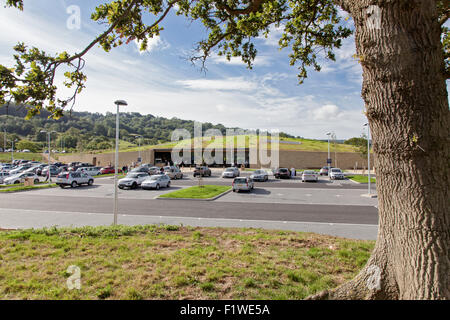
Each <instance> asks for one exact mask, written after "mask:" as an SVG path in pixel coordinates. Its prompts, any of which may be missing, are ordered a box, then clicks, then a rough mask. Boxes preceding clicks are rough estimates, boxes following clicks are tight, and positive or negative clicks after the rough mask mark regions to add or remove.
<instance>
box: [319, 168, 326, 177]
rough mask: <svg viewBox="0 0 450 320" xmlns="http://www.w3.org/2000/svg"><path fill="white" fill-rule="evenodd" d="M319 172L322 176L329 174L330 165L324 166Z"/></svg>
mask: <svg viewBox="0 0 450 320" xmlns="http://www.w3.org/2000/svg"><path fill="white" fill-rule="evenodd" d="M319 174H320V175H321V176H327V175H328V167H322V168H321V169H320V171H319Z"/></svg>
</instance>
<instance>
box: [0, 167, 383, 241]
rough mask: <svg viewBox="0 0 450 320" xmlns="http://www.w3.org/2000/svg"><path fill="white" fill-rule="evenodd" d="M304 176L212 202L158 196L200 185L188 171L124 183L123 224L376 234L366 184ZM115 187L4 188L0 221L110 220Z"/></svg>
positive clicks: (108, 181)
mask: <svg viewBox="0 0 450 320" xmlns="http://www.w3.org/2000/svg"><path fill="white" fill-rule="evenodd" d="M247 174H250V173H247V172H245V173H243V175H247ZM298 178H299V177H297V179H289V180H276V179H273V177H272V179H271V180H270V181H269V182H264V183H257V184H256V187H255V190H254V191H252V192H249V193H246V192H245V193H244V192H242V193H228V194H226V195H224V196H223V197H220V198H218V199H216V200H214V201H189V200H177V201H173V200H155V198H156V197H157V196H159V195H161V194H164V193H166V192H170V191H174V190H178V189H181V188H185V187H188V186H192V185H197V184H198V179H197V178H193V177H192V176H191V175H190V174H189V173H188V174H187V175H186V176H185V178H184V179H182V180H172V186H171V187H170V188H167V189H161V190H159V191H156V190H151V191H149V190H141V189H136V190H119V198H120V201H119V216H118V223H119V224H126V225H137V224H154V223H156V224H160V223H163V224H175V225H180V224H183V225H191V226H220V227H249V228H250V227H251V228H267V229H280V230H293V231H306V232H316V233H321V234H328V235H333V236H339V237H346V238H355V239H376V236H377V229H378V209H377V199H376V198H374V199H373V198H365V197H361V195H362V194H364V193H367V189H366V188H367V187H365V186H364V185H357V184H354V183H352V182H350V181H348V180H343V181H332V182H330V181H329V180H328V179H327V178H321V179H320V181H319V182H318V183H302V182H301V180H300V179H298ZM203 183H204V184H226V185H231V179H222V178H220V176H218V175H213V177H211V178H209V177H207V178H203ZM113 188H114V187H113V179H112V178H98V179H96V180H95V184H94V185H93V186H90V187H79V188H75V189H72V188H65V189H60V188H55V189H42V190H33V191H29V192H21V193H12V194H0V228H40V227H50V226H84V225H110V224H111V223H112V221H113V217H112V211H113V191H114V189H113Z"/></svg>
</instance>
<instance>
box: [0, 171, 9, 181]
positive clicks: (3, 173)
mask: <svg viewBox="0 0 450 320" xmlns="http://www.w3.org/2000/svg"><path fill="white" fill-rule="evenodd" d="M8 177H9V172H7V171H0V184H3V183H4V180H5V179H6V178H8Z"/></svg>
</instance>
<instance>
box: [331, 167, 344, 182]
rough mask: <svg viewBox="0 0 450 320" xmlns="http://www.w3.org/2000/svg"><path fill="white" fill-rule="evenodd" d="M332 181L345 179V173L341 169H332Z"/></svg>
mask: <svg viewBox="0 0 450 320" xmlns="http://www.w3.org/2000/svg"><path fill="white" fill-rule="evenodd" d="M330 179H331V180H337V179H341V180H342V179H345V176H344V173H343V172H342V170H341V169H339V168H332V169H331V171H330Z"/></svg>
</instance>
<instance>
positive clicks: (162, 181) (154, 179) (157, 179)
mask: <svg viewBox="0 0 450 320" xmlns="http://www.w3.org/2000/svg"><path fill="white" fill-rule="evenodd" d="M161 187H166V188H169V187H170V177H169V176H168V175H166V174H158V175H154V176H151V177H150V178H147V179H145V180H144V181H142V184H141V188H142V189H145V190H149V189H156V190H159V188H161Z"/></svg>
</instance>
